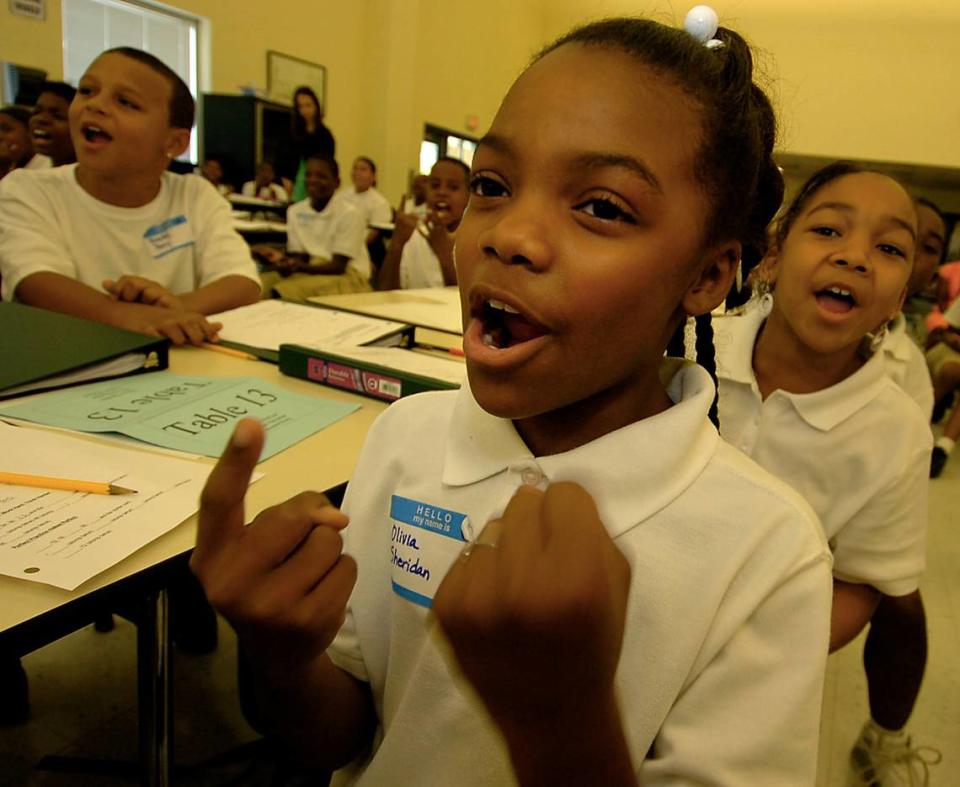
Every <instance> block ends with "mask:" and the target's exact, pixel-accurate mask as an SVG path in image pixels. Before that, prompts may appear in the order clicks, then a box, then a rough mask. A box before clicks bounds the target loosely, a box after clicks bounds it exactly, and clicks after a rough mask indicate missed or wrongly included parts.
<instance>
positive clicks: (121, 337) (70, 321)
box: [0, 303, 169, 399]
mask: <svg viewBox="0 0 960 787" xmlns="http://www.w3.org/2000/svg"><path fill="white" fill-rule="evenodd" d="M168 348H169V341H168V340H167V339H160V338H157V337H156V336H146V335H144V334H142V333H133V332H132V331H125V330H123V329H121V328H114V327H113V326H110V325H105V324H103V323H99V322H93V321H91V320H84V319H82V318H80V317H72V316H70V315H68V314H61V313H59V312H52V311H48V310H47V309H36V308H34V307H32V306H24V305H23V304H20V303H0V399H2V398H8V397H11V396H20V395H23V394H27V393H33V392H35V391H41V390H46V389H50V388H63V387H65V386H68V385H78V384H80V383H85V382H91V381H93V380H102V379H106V378H109V377H121V376H124V375H128V374H138V373H140V372H151V371H158V370H160V369H166V368H167V363H168Z"/></svg>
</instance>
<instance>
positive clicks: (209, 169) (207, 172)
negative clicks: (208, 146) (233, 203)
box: [200, 156, 233, 197]
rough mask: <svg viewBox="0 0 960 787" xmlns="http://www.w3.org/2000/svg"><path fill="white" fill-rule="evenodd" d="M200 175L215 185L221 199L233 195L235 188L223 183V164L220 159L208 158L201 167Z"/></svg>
mask: <svg viewBox="0 0 960 787" xmlns="http://www.w3.org/2000/svg"><path fill="white" fill-rule="evenodd" d="M200 174H201V175H202V176H203V177H205V178H206V179H207V180H208V181H210V183H212V184H213V187H214V188H215V189H216V190H217V194H219V195H220V196H221V197H227V196H229V195H230V194H233V186H231V185H230V184H229V183H224V182H223V175H224V172H223V164H221V163H220V159H218V158H213V157H212V156H208V157H207V159H206V160H205V161H204V162H203V165H202V166H201V167H200Z"/></svg>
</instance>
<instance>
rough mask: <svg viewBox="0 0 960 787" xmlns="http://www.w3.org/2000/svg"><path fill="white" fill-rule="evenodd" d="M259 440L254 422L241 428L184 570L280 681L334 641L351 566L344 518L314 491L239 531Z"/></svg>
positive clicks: (209, 488) (210, 490) (214, 479)
mask: <svg viewBox="0 0 960 787" xmlns="http://www.w3.org/2000/svg"><path fill="white" fill-rule="evenodd" d="M263 441H264V432H263V426H262V425H261V424H260V423H259V422H258V421H254V420H252V419H244V420H243V421H241V422H240V423H239V424H238V425H237V428H236V430H235V431H234V433H233V437H232V438H231V441H230V444H229V445H228V446H227V447H226V448H225V449H224V452H223V455H222V456H221V457H220V461H219V462H217V465H216V467H214V469H213V471H212V472H211V473H210V477H209V478H208V479H207V483H206V486H205V487H204V489H203V493H202V494H201V496H200V516H199V525H198V528H197V546H196V549H194V551H193V555H192V557H191V558H190V568H191V569H192V570H193V573H194V574H196V575H197V578H198V579H199V580H200V583H201V584H202V585H203V588H204V590H205V591H206V594H207V598H208V599H209V600H210V603H211V604H212V605H213V606H214V608H215V609H217V610H218V611H219V612H221V613H222V614H223V615H224V617H226V618H227V620H229V621H230V623H231V624H232V625H233V626H234V628H236V630H237V632H238V634H239V635H240V636H241V638H243V640H244V645H245V646H246V647H247V648H248V649H249V651H250V654H251V656H252V657H253V658H254V659H255V660H257V661H258V663H259V664H261V665H262V666H265V667H266V668H267V669H268V670H273V671H276V672H278V673H282V672H283V671H285V670H295V669H297V668H299V667H305V666H307V665H308V664H310V663H311V662H312V661H313V659H314V658H315V657H316V656H318V655H319V654H321V653H322V652H323V651H325V650H326V649H327V647H328V646H329V645H330V643H331V642H332V641H333V638H334V636H335V635H336V633H337V631H338V630H339V629H340V626H341V625H342V624H343V620H344V616H345V615H346V605H347V601H348V599H349V597H350V592H351V590H352V589H353V584H354V582H355V581H356V578H357V565H356V563H355V562H354V560H353V558H351V557H349V556H347V555H344V554H342V549H343V541H342V539H341V537H340V532H339V531H340V530H342V529H343V528H344V527H346V526H347V521H348V520H347V517H346V515H345V514H343V513H341V512H340V511H339V510H337V509H336V508H333V507H332V506H331V505H330V504H329V502H328V501H327V499H326V497H324V496H323V495H321V494H319V493H317V492H302V493H301V494H299V495H297V496H296V497H293V498H290V499H289V500H287V501H286V502H284V503H281V504H279V505H276V506H273V507H271V508H268V509H266V510H264V511H262V512H261V513H260V514H259V515H258V516H257V517H256V518H255V519H254V520H253V522H251V523H250V525H248V526H246V527H244V520H245V516H244V496H245V494H246V492H247V486H248V485H249V483H250V475H251V473H252V472H253V468H254V467H255V466H256V463H257V459H258V458H259V457H260V451H261V449H262V448H263Z"/></svg>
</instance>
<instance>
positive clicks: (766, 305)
mask: <svg viewBox="0 0 960 787" xmlns="http://www.w3.org/2000/svg"><path fill="white" fill-rule="evenodd" d="M753 297H754V298H756V299H757V309H758V310H759V311H760V314H761V316H763V317H769V316H770V312H772V311H773V291H772V290H771V289H770V282H768V281H767V280H766V279H761V278H757V279H756V280H755V281H754V282H753Z"/></svg>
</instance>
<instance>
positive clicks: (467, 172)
mask: <svg viewBox="0 0 960 787" xmlns="http://www.w3.org/2000/svg"><path fill="white" fill-rule="evenodd" d="M441 161H449V162H450V163H451V164H456V165H457V166H458V167H460V169H462V170H463V179H464V181H465V182H466V183H468V184H469V183H470V167H468V166H467V165H466V164H465V163H464V162H463V161H461V160H460V159H458V158H454V157H453V156H440V158H438V159H437V160H436V161H435V162H434V164H433V166H434V167H435V166H437V164H439V163H440V162H441ZM430 169H431V170H432V169H433V167H431V168H430Z"/></svg>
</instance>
